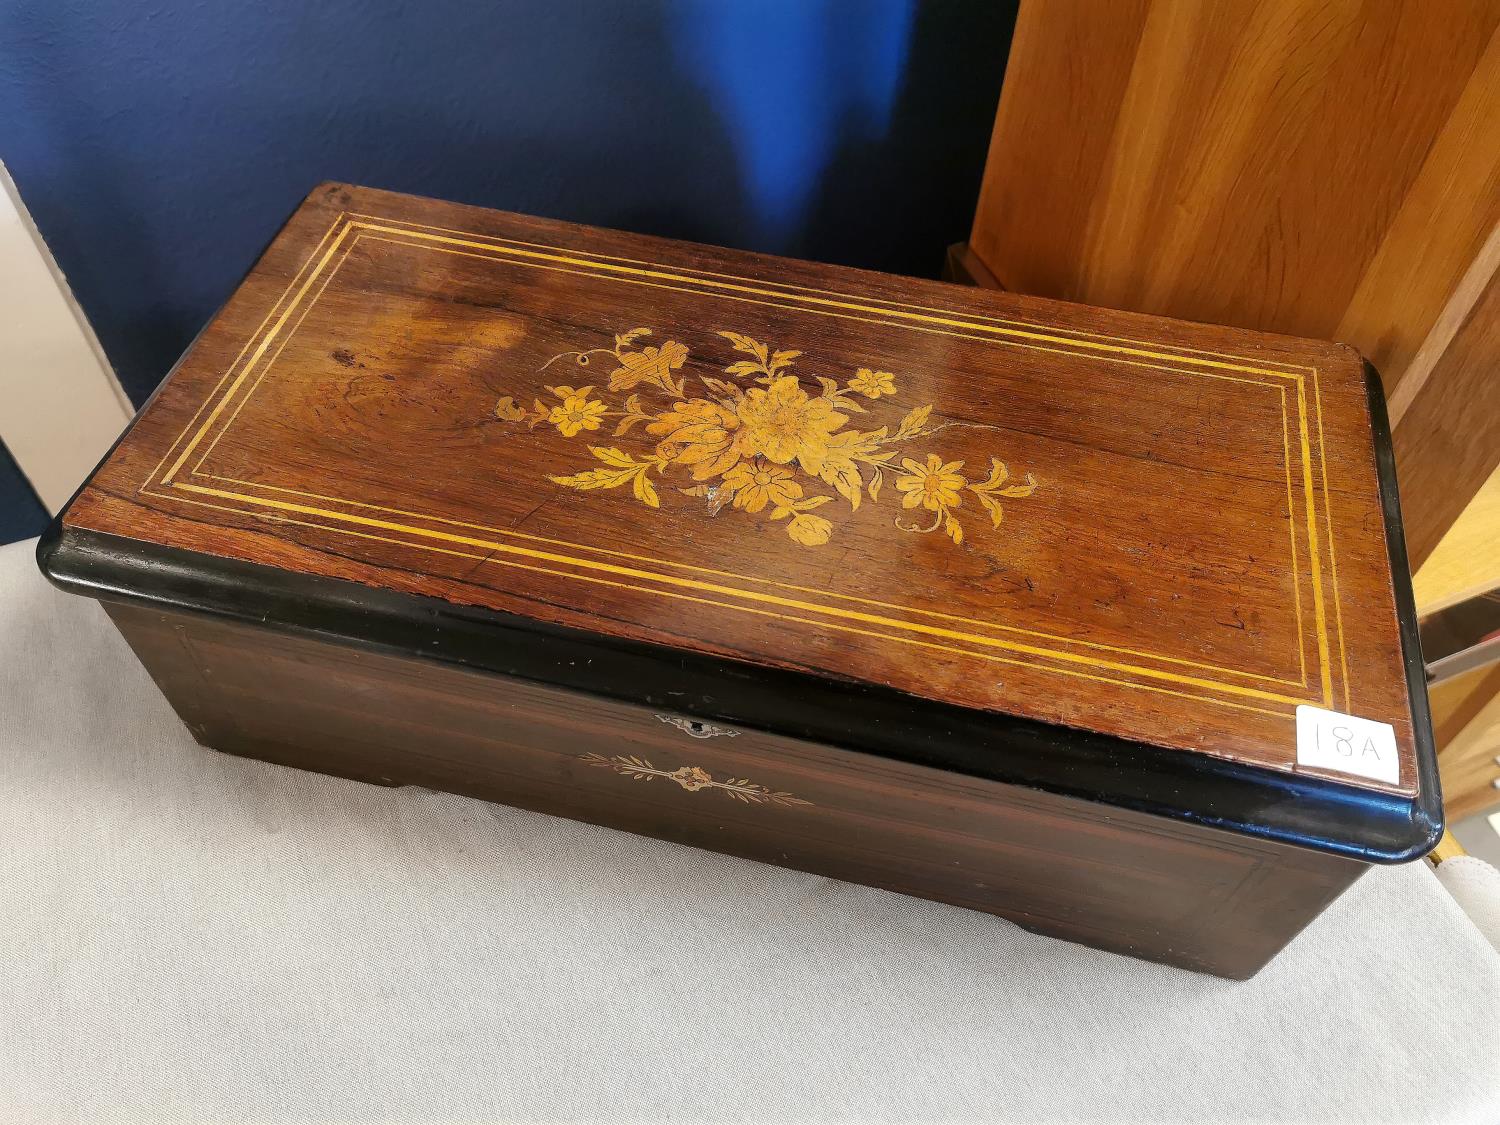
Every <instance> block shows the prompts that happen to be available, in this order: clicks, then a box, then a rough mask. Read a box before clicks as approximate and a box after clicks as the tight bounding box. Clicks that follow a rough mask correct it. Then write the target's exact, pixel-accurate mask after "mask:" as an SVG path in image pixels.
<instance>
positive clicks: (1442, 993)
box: [0, 543, 1500, 1123]
mask: <svg viewBox="0 0 1500 1125" xmlns="http://www.w3.org/2000/svg"><path fill="white" fill-rule="evenodd" d="M32 550H33V545H32V544H30V543H22V544H15V545H11V546H8V547H0V740H3V746H0V903H3V904H4V905H3V914H0V919H3V920H0V1120H5V1121H26V1122H50V1121H58V1122H64V1121H66V1122H74V1121H110V1122H122V1121H131V1122H134V1121H141V1122H156V1123H164V1122H177V1121H192V1122H198V1121H213V1122H220V1121H223V1122H247V1121H267V1122H334V1121H382V1122H384V1121H391V1122H437V1121H443V1122H477V1121H492V1120H498V1121H627V1120H629V1121H634V1120H643V1121H684V1122H709V1121H861V1122H874V1121H1091V1120H1099V1121H1110V1122H1116V1121H1173V1122H1177V1121H1181V1122H1203V1121H1220V1120H1225V1121H1286V1122H1307V1121H1339V1122H1344V1121H1347V1122H1377V1121H1392V1122H1412V1121H1441V1122H1459V1121H1466V1122H1467V1121H1472V1122H1493V1121H1495V1120H1500V1078H1497V1076H1496V1068H1495V1066H1494V1060H1495V1059H1496V1058H1500V956H1497V954H1496V953H1495V952H1494V950H1492V949H1491V948H1490V946H1489V945H1488V944H1487V943H1486V942H1485V940H1484V938H1483V937H1482V936H1481V935H1480V934H1479V932H1478V931H1477V930H1476V929H1475V928H1474V926H1473V925H1472V923H1470V921H1469V920H1468V918H1467V917H1466V916H1465V915H1464V914H1463V912H1462V911H1461V910H1460V909H1459V908H1458V906H1457V905H1456V904H1455V903H1454V902H1453V900H1452V899H1451V898H1449V896H1448V895H1447V893H1446V892H1445V891H1444V890H1443V889H1442V887H1441V886H1440V885H1439V884H1438V882H1437V879H1436V878H1435V876H1434V875H1433V873H1432V872H1431V871H1430V870H1429V869H1428V868H1427V866H1426V865H1425V864H1421V863H1418V864H1412V865H1410V866H1407V867H1400V868H1381V869H1377V870H1374V871H1372V872H1371V873H1370V874H1368V875H1367V876H1365V877H1364V878H1363V879H1361V880H1360V881H1359V882H1358V883H1356V884H1355V886H1354V887H1353V889H1352V890H1350V891H1349V892H1348V893H1347V894H1346V895H1345V896H1344V897H1343V898H1342V899H1340V900H1339V901H1338V902H1337V903H1335V904H1334V906H1333V907H1331V908H1330V909H1329V910H1328V911H1327V912H1326V913H1324V914H1323V915H1322V916H1321V917H1320V918H1319V919H1318V920H1317V921H1315V922H1314V923H1313V925H1312V926H1311V927H1310V928H1309V929H1308V930H1307V931H1306V932H1305V933H1303V934H1302V936H1301V937H1299V938H1298V939H1297V940H1296V941H1295V942H1293V943H1292V945H1291V946H1290V947H1289V948H1288V949H1287V950H1286V951H1285V952H1284V953H1282V954H1281V956H1280V957H1279V958H1277V960H1275V961H1274V962H1272V964H1271V965H1270V967H1268V968H1267V969H1265V970H1264V971H1263V972H1262V973H1261V974H1260V975H1259V976H1258V977H1256V978H1255V979H1254V980H1252V981H1249V982H1245V983H1232V982H1228V981H1223V980H1218V979H1215V978H1211V977H1207V976H1199V975H1196V974H1192V973H1187V972H1183V971H1180V970H1176V969H1169V968H1165V967H1162V966H1158V965H1151V964H1146V963H1143V962H1136V961H1132V960H1129V959H1127V958H1124V957H1119V956H1115V955H1113V954H1108V953H1101V952H1096V951H1094V950H1090V949H1085V948H1081V947H1077V946H1072V945H1068V944H1064V943H1062V942H1058V941H1054V940H1052V939H1049V938H1044V937H1038V936H1035V935H1032V934H1029V933H1027V932H1025V931H1023V930H1021V929H1018V928H1017V927H1015V926H1013V925H1011V924H1009V923H1007V922H1004V921H1001V920H999V919H996V918H991V917H989V916H987V915H981V914H976V913H972V912H970V911H965V910H960V909H957V908H954V907H948V906H942V905H938V904H936V903H931V902H923V901H919V900H916V899H910V898H904V897H902V896H900V895H895V894H890V893H887V892H883V891H877V890H871V889H867V888H864V887H856V886H851V885H848V884H844V883H838V882H833V881H831V880H828V879H823V878H818V877H815V876H811V875H803V874H799V873H797V872H792V871H784V870H781V869H778V868H774V867H768V866H764V865H762V864H757V863H751V862H748V861H744V860H736V859H731V858H728V857H725V856H720V855H712V854H708V853H705V852H700V851H696V850H694V849H691V848H685V847H680V846H676V845H672V844H665V843H661V842H658V841H655V840H648V839H643V838H640V837H635V836H630V835H627V834H624V833H620V832H613V831H610V830H607V829H603V828H597V827H593V826H589V825H582V824H575V823H572V822H570V821H565V820H558V819H556V818H553V817H547V816H542V815H538V814H534V813H527V812H520V811H517V810H513V809H508V808H503V807H499V806H494V805H486V804H483V803H480V802H478V801H472V800H468V799H466V798H462V797H455V796H451V795H445V794H439V793H433V792H430V791H427V790H421V789H381V788H376V787H373V786H367V785H361V784H358V783H356V782H346V781H340V780H335V779H332V778H325V777H319V776H314V775H312V774H306V773H301V772H298V771H296V770H290V769H284V768H281V767H277V766H270V765H263V764H260V763H256V762H249V761H241V760H238V759H234V758H230V757H227V756H224V755H220V754H215V753H213V752H210V751H207V750H204V749H202V748H200V747H198V746H197V745H196V744H195V743H194V742H193V740H192V738H191V737H190V736H189V735H188V733H187V731H186V730H185V729H184V728H183V727H182V725H181V724H180V723H179V722H178V720H177V719H176V717H175V716H174V715H173V714H172V712H171V710H170V708H169V707H168V706H167V704H166V703H165V702H164V701H163V700H162V698H161V697H160V696H159V695H158V694H157V692H156V690H155V689H154V687H153V686H152V684H151V681H150V679H149V678H148V677H147V675H146V673H145V672H144V671H143V670H142V669H141V667H140V666H139V665H138V664H137V663H136V662H135V659H134V658H133V657H132V656H131V654H130V652H129V650H128V649H127V648H126V646H125V644H124V642H123V641H122V640H121V639H120V638H119V637H118V636H117V635H116V634H115V632H114V630H113V628H112V627H111V626H110V624H109V622H108V620H107V619H106V618H105V616H104V614H103V612H102V611H101V610H100V609H99V607H98V606H97V605H95V604H93V603H91V602H88V601H85V600H82V599H76V598H70V597H67V596H66V595H63V594H60V593H57V592H56V591H54V590H52V589H51V588H50V587H49V586H47V585H46V583H45V582H44V581H43V580H42V579H41V577H40V576H39V575H38V574H37V572H36V569H35V566H34V563H33V561H32Z"/></svg>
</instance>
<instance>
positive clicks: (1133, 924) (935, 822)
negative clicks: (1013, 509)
mask: <svg viewBox="0 0 1500 1125" xmlns="http://www.w3.org/2000/svg"><path fill="white" fill-rule="evenodd" d="M106 608H107V609H108V610H109V612H110V616H111V617H112V618H113V619H114V621H115V623H116V624H117V626H118V627H119V628H120V630H121V632H122V633H123V634H124V635H125V637H126V639H127V640H128V641H129V642H130V644H131V646H132V648H133V649H134V650H135V652H136V653H137V655H138V656H139V657H140V658H141V660H142V661H143V662H144V663H145V665H146V666H147V668H148V669H149V670H150V671H151V673H152V675H153V677H154V678H155V679H156V681H157V683H158V684H159V685H160V687H161V688H162V690H163V692H164V693H165V694H166V696H167V698H168V699H169V700H170V701H171V702H172V704H173V706H174V707H175V708H176V709H177V711H178V713H179V715H181V716H182V718H183V720H184V721H185V722H186V723H187V725H188V726H189V728H190V729H191V731H192V733H193V734H194V736H195V737H196V738H197V739H198V741H199V742H201V743H203V744H204V745H207V746H210V747H213V748H215V749H218V750H223V751H226V752H229V753H234V754H240V755H245V756H249V757H254V758H260V759H264V760H267V761H272V762H279V763H281V764H285V765H291V766H297V767H300V768H303V769H310V770H316V771H319V772H324V773H332V774H338V775H341V776H348V777H355V778H359V779H361V780H367V781H375V782H380V783H385V784H408V783H409V784H418V785H425V786H430V787H432V788H437V789H442V790H448V791H452V792H457V793H464V794H468V795H471V796H475V797H481V798H484V799H486V800H492V801H498V802H503V803H505V804H510V805H515V806H519V807H522V808H528V809H534V810H537V811H541V812H546V813H552V814H556V815H562V816H568V817H572V818H575V819H579V820H586V821H591V822H594V823H598V824H604V825H608V826H610V827H614V828H620V829H625V830H628V831H632V832H638V833H642V834H645V835H649V836H655V837H658V838H662V839H667V840H673V841H676V842H680V843H686V844H691V845H695V846H698V847H704V848H708V849H711V850H714V851H720V852H726V853H729V854H733V855H739V856H744V857H747V858H751V859H758V860H762V861H764V862H769V863H776V864H780V865H782V866H787V867H792V868H797V869H800V870H805V871H811V872H816V873H819V874H823V875H828V876H831V877H834V878H839V879H846V880H850V881H853V882H858V883H864V884H867V885H870V886H876V887H883V888H886V889H889V890H894V891H899V892H902V893H906V894H913V895H918V896H920V897H924V898H930V899H936V900H938V901H942V902H948V903H952V904H955V905H958V906H965V907H969V908H972V909H976V910H981V911H986V912H989V913H992V914H997V915H1000V916H1002V917H1005V918H1009V919H1011V920H1013V921H1015V922H1017V923H1019V924H1021V925H1023V926H1026V927H1027V928H1029V929H1033V930H1036V931H1038V932H1042V933H1046V934H1050V935H1053V936H1056V937H1061V938H1065V939H1068V940H1072V941H1078V942H1082V943H1085V944H1088V945H1093V946H1097V947H1099V948H1104V949H1110V950H1114V951H1117V952H1120V953H1126V954H1130V955H1133V956H1137V957H1143V958H1147V959H1150V960H1156V961H1163V962H1166V963H1170V964H1174V965H1179V966H1182V967H1184V968H1189V969H1196V970H1199V971H1205V972H1212V973H1216V974H1219V975H1223V976H1231V977H1246V976H1249V975H1251V974H1253V973H1254V972H1255V971H1256V970H1257V969H1258V968H1260V967H1261V966H1262V965H1263V964H1264V963H1265V962H1266V961H1268V960H1269V959H1270V958H1271V957H1272V956H1273V955H1274V954H1275V953H1276V952H1277V951H1278V950H1279V949H1280V948H1281V947H1282V946H1284V945H1285V944H1286V942H1288V941H1289V940H1290V939H1291V938H1292V937H1293V936H1294V935H1295V934H1296V933H1297V932H1298V931H1299V930H1300V929H1301V928H1302V927H1303V926H1304V925H1306V924H1307V923H1308V922H1309V921H1310V920H1311V919H1312V918H1313V917H1315V916H1316V915H1317V913H1318V912H1319V911H1320V910H1322V908H1323V907H1324V906H1326V905H1327V904H1328V903H1329V902H1330V901H1332V900H1333V899H1334V898H1335V897H1337V895H1338V894H1339V893H1340V892H1341V891H1342V890H1343V889H1344V888H1345V887H1347V886H1348V885H1349V884H1350V883H1351V882H1353V880H1354V879H1355V878H1356V877H1357V876H1358V875H1359V874H1360V873H1361V872H1362V871H1363V870H1364V865H1362V864H1359V863H1357V862H1354V861H1351V860H1346V859H1342V858H1339V857H1334V856H1329V855H1323V854H1319V853H1314V852H1310V851H1306V850H1303V849H1297V848H1291V847H1286V846H1283V845H1278V844H1270V843H1265V842H1262V841H1256V840H1251V839H1248V838H1245V837H1240V836H1236V835H1233V834H1230V833H1226V832H1219V831H1215V830H1212V829H1206V828H1201V827H1198V826H1193V825H1186V824H1179V823H1176V822H1173V821H1169V820H1164V819H1162V818H1159V817H1152V816H1147V815H1144V814H1140V813H1134V812H1130V811H1127V810H1120V809H1110V808H1106V807H1104V806H1100V805H1095V804H1092V803H1090V802H1086V801H1080V800H1077V799H1074V798H1068V797H1062V796H1057V795H1051V794H1045V793H1041V792H1038V791H1035V790H1028V789H1022V788H1018V787H1014V786H1007V785H1003V784H999V783H996V782H992V781H986V780H982V779H976V778H970V777H966V776H963V775H958V774H953V773H949V772H946V771H940V770H934V769H930V768H926V767H921V766H915V765H908V764H903V763H897V762H892V761H889V760H885V759H880V758H875V757H872V756H868V755H864V754H857V753H850V752H848V751H844V750H837V749H831V748H829V747H824V746H819V745H816V744H813V743H808V742H801V741H797V740H793V739H787V738H781V737H778V736H773V735H769V734H765V733H763V732H759V731H754V730H738V731H731V730H730V728H722V727H715V726H712V725H706V724H703V723H695V722H694V721H693V720H692V719H690V718H689V717H687V716H682V715H676V714H670V713H657V712H653V711H651V710H649V709H646V708H640V707H635V706H632V705H629V704H623V703H617V702H613V701H608V700H603V699H598V698H595V697H591V696H586V695H582V694H579V693H576V692H571V691H568V690H564V689H559V688H555V687H550V686H545V685H539V684H534V683H531V682H527V681H522V680H515V679H506V678H501V677H495V676H491V675H485V674H482V673H477V672H473V671H469V670H465V669H462V668H457V667H453V666H450V665H445V664H440V663H436V662H430V661H420V660H413V659H403V658H399V657H395V656H391V655H387V654H385V653H380V652H374V651H368V650H363V649H360V648H357V647H354V646H350V645H345V644H333V643H329V642H325V641H321V640H314V639H309V638H306V637H301V636H294V635H289V634H283V633H278V632H274V631H271V630H266V629H260V628H255V627H252V626H245V625H241V624H235V623H228V622H223V621H218V620H214V619H211V618H206V617H202V616H199V615H194V614H180V613H171V612H162V611H159V610H155V609H145V608H140V607H136V606H130V605H125V604H119V603H116V604H108V603H107V604H106Z"/></svg>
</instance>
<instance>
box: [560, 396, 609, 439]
mask: <svg viewBox="0 0 1500 1125" xmlns="http://www.w3.org/2000/svg"><path fill="white" fill-rule="evenodd" d="M593 389H594V388H592V387H584V388H583V389H582V390H580V391H574V392H573V393H571V394H569V395H566V396H564V398H563V401H562V405H561V406H554V407H553V408H552V412H551V413H550V414H548V415H547V421H549V422H551V423H552V424H553V425H554V426H556V427H557V428H558V430H560V431H561V432H562V436H563V437H572V436H573V435H574V434H576V433H578V431H579V430H597V429H598V428H599V419H600V418H602V417H603V416H604V412H605V411H606V410H608V409H609V407H607V406H606V405H605V404H604V403H602V402H600V401H599V400H598V399H590V398H589V391H591V390H593Z"/></svg>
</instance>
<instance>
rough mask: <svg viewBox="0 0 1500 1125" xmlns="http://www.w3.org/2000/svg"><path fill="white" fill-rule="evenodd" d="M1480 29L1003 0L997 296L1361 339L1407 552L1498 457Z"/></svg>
mask: <svg viewBox="0 0 1500 1125" xmlns="http://www.w3.org/2000/svg"><path fill="white" fill-rule="evenodd" d="M1497 28H1500V2H1497V0H1387V2H1383V3H1360V2H1357V0H1274V2H1264V0H1211V2H1202V3H1177V2H1174V0H1130V2H1126V3H1116V4H1108V5H1101V4H1097V3H1090V2H1089V0H1026V2H1025V3H1023V4H1022V5H1021V9H1020V15H1019V19H1018V21H1017V25H1016V33H1015V37H1014V39H1013V41H1012V47H1011V54H1010V61H1009V64H1008V67H1007V70H1006V79H1005V85H1004V89H1003V91H1002V95H1001V100H1000V106H999V111H998V113H997V116H996V120H995V131H994V137H993V141H992V144H991V148H990V158H989V164H988V166H987V168H986V172H985V177H984V186H983V189H982V192H981V195H980V199H979V204H978V208H977V210H976V213H975V219H974V227H973V232H972V234H971V236H970V246H971V248H972V249H973V251H974V252H975V253H976V254H977V256H978V257H979V258H980V259H981V260H982V261H983V262H984V263H985V264H986V266H987V267H988V268H989V270H990V271H991V272H992V273H993V274H994V275H995V276H996V277H997V278H998V279H999V281H1000V283H1001V284H1002V285H1004V286H1005V287H1006V288H1007V289H1010V290H1013V291H1017V292H1022V293H1033V294H1037V295H1041V296H1048V297H1056V298H1063V299H1067V300H1077V301H1084V302H1087V303H1089V304H1095V305H1106V306H1109V307H1112V308H1126V309H1134V310H1138V311H1141V312H1150V313H1160V314H1163V315H1170V316H1180V317H1185V318H1187V319H1191V320H1202V321H1208V322H1212V323H1219V324H1233V325H1238V326H1241V327H1246V328H1256V329H1262V330H1266V331H1274V332H1289V333H1293V334H1297V335H1307V336H1316V337H1321V338H1327V339H1336V340H1341V341H1347V342H1349V343H1350V344H1352V345H1354V346H1355V347H1357V348H1359V349H1360V350H1361V351H1362V352H1363V353H1364V354H1365V355H1366V356H1367V357H1368V358H1369V359H1370V360H1371V362H1372V363H1373V364H1374V365H1375V366H1376V368H1377V369H1378V370H1379V371H1380V372H1381V375H1382V378H1383V379H1384V380H1385V386H1386V390H1387V391H1388V392H1389V394H1390V396H1391V403H1390V406H1391V418H1392V421H1393V425H1394V429H1395V433H1396V440H1397V446H1398V460H1397V465H1398V468H1399V470H1400V474H1401V488H1402V493H1403V496H1404V497H1405V498H1406V501H1407V503H1406V507H1407V511H1408V518H1407V521H1406V522H1407V541H1408V549H1409V553H1410V556H1411V562H1412V568H1413V569H1416V568H1417V567H1419V566H1420V565H1421V563H1422V561H1423V560H1424V559H1425V558H1426V556H1427V554H1428V553H1429V552H1430V551H1431V550H1432V549H1433V548H1434V547H1435V546H1436V544H1437V542H1438V541H1439V539H1440V538H1441V537H1442V535H1443V533H1444V531H1445V530H1446V529H1447V527H1448V526H1449V525H1450V524H1451V523H1452V522H1453V519H1454V518H1455V517H1456V516H1457V514H1458V512H1459V511H1461V510H1462V508H1463V505H1464V503H1465V502H1466V501H1467V499H1468V498H1469V497H1471V496H1472V495H1473V494H1474V493H1475V492H1476V491H1477V490H1478V488H1479V487H1480V485H1481V484H1482V483H1483V481H1484V480H1485V478H1486V477H1487V476H1488V474H1489V473H1490V472H1491V471H1493V470H1494V468H1495V466H1496V464H1497V463H1500V435H1497V433H1496V430H1495V425H1496V423H1495V421H1494V419H1496V418H1500V400H1497V398H1496V395H1497V393H1500V391H1497V389H1496V388H1500V381H1496V380H1493V379H1490V380H1488V381H1487V382H1484V383H1483V384H1481V383H1480V382H1478V381H1476V380H1475V379H1474V378H1473V376H1472V371H1473V370H1474V369H1475V367H1474V361H1475V357H1476V356H1479V355H1482V356H1483V357H1484V361H1483V363H1482V364H1481V365H1480V369H1482V370H1491V369H1493V367H1494V366H1495V363H1496V360H1497V357H1500V345H1497V344H1496V340H1495V336H1496V333H1497V331H1500V329H1497V327H1496V326H1497V325H1500V312H1497V299H1496V298H1495V296H1494V291H1495V288H1496V284H1497V283H1496V280H1495V279H1496V275H1497V268H1500V113H1497V112H1496V105H1497V98H1500V31H1497ZM1063 60H1065V62H1064V61H1063Z"/></svg>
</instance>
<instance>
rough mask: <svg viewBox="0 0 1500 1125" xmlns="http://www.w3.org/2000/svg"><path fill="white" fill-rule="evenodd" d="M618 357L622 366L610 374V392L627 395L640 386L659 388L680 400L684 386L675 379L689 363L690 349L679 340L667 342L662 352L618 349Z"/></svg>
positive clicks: (657, 349)
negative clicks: (676, 374)
mask: <svg viewBox="0 0 1500 1125" xmlns="http://www.w3.org/2000/svg"><path fill="white" fill-rule="evenodd" d="M616 355H617V357H618V359H619V361H620V366H619V367H617V368H615V370H614V371H612V372H610V375H609V389H610V390H612V391H627V390H629V389H630V388H631V387H635V386H639V385H640V384H641V383H650V384H652V385H654V386H657V387H660V388H661V389H662V390H664V391H666V392H667V393H668V394H671V395H672V396H673V397H674V398H681V397H682V393H683V386H682V384H681V383H680V382H677V381H676V380H674V379H673V378H672V375H671V373H672V372H673V371H676V370H677V369H678V368H679V367H681V366H682V365H683V363H684V362H685V361H686V360H687V356H688V350H687V348H686V347H685V346H684V345H682V344H679V343H678V342H677V341H676V340H668V341H667V342H666V343H664V344H662V346H661V347H659V348H642V349H641V350H640V351H638V352H631V351H625V350H623V349H619V350H617V352H616Z"/></svg>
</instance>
